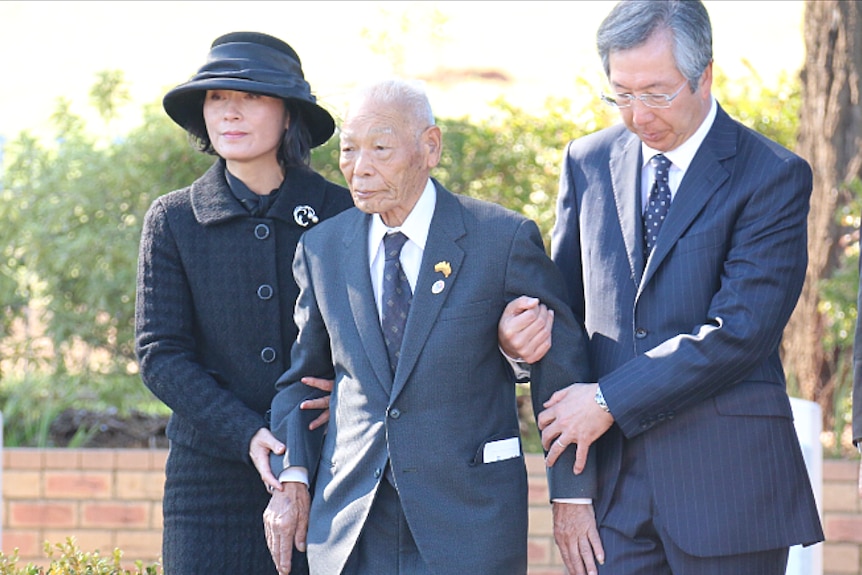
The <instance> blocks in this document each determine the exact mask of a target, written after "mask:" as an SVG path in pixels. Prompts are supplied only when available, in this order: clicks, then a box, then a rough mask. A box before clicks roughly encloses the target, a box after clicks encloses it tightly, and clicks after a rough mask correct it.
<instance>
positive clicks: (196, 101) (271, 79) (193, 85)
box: [162, 32, 335, 147]
mask: <svg viewBox="0 0 862 575" xmlns="http://www.w3.org/2000/svg"><path fill="white" fill-rule="evenodd" d="M207 90H236V91H238V92H253V93H256V94H264V95H266V96H273V97H276V98H282V99H283V100H286V101H288V102H290V103H292V104H294V106H295V107H296V108H297V109H299V113H300V114H302V116H303V120H304V122H305V124H306V125H307V126H308V130H309V132H310V133H311V146H312V147H315V146H319V145H321V144H323V143H325V142H326V141H327V140H328V139H329V138H330V137H331V136H332V134H333V133H334V132H335V121H334V120H333V119H332V116H331V115H330V114H329V112H327V111H326V110H325V109H323V108H322V107H320V106H319V105H318V104H317V98H315V97H314V95H313V94H312V93H311V86H310V85H309V84H308V82H306V80H305V76H304V75H303V73H302V64H301V63H300V60H299V56H298V55H297V54H296V52H295V51H294V50H293V48H291V47H290V46H289V45H288V44H287V43H285V42H283V41H282V40H279V39H278V38H275V37H273V36H269V35H267V34H261V33H258V32H232V33H230V34H225V35H224V36H220V37H219V38H216V40H215V41H214V42H213V43H212V47H211V48H210V52H209V55H208V56H207V62H206V64H204V65H203V66H202V67H201V68H200V70H198V72H197V74H195V75H194V76H192V78H191V79H190V80H189V81H188V82H185V83H184V84H180V85H179V86H177V87H176V88H174V89H172V90H171V91H169V92H168V93H167V94H165V97H164V99H163V101H162V104H163V105H164V107H165V112H167V114H168V116H170V117H171V119H172V120H173V121H174V122H176V123H177V124H179V125H180V126H182V127H183V128H185V129H186V130H187V131H189V132H191V133H192V134H194V135H205V134H206V133H207V131H206V124H205V123H204V115H203V103H204V96H205V95H206V91H207Z"/></svg>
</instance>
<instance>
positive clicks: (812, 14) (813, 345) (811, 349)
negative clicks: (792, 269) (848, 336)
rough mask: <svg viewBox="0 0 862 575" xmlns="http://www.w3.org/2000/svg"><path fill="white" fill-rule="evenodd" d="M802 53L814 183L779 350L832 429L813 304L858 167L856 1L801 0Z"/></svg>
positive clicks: (822, 318)
mask: <svg viewBox="0 0 862 575" xmlns="http://www.w3.org/2000/svg"><path fill="white" fill-rule="evenodd" d="M805 47H806V54H807V55H806V60H805V65H804V67H803V69H802V73H801V80H802V108H801V112H800V122H799V140H798V144H797V150H796V151H797V152H798V153H799V154H800V155H801V156H802V157H804V158H805V159H807V160H808V161H809V162H810V163H811V167H812V169H813V171H814V189H813V192H812V195H811V212H810V214H809V216H808V258H809V261H808V270H807V272H806V277H805V285H804V287H803V290H802V295H801V297H800V299H799V303H798V305H797V307H796V310H795V311H794V314H793V316H792V317H791V319H790V323H789V325H788V328H787V330H786V332H785V339H784V347H783V351H784V358H785V363H786V365H787V367H788V371H789V372H790V374H791V377H793V378H794V379H795V380H796V381H797V383H798V385H799V393H800V395H801V397H803V398H804V399H809V400H813V401H817V402H818V403H819V404H820V406H821V407H822V409H823V415H824V430H827V431H828V430H832V429H833V423H834V422H833V407H832V403H833V395H834V386H835V378H836V370H837V358H836V357H835V353H834V350H826V349H824V346H823V343H822V342H823V336H824V333H825V330H826V329H827V328H828V325H827V322H828V317H827V316H826V315H825V314H824V313H822V312H821V311H820V309H819V308H818V304H819V302H820V282H821V280H822V279H825V278H829V277H831V276H832V274H833V273H834V271H835V270H836V268H837V266H838V261H839V260H838V256H839V254H840V252H841V246H840V244H839V240H840V233H841V232H840V229H839V225H838V223H837V222H836V214H837V210H838V209H839V207H841V206H842V205H845V204H846V203H847V202H848V201H849V199H850V194H849V192H848V190H847V187H846V185H847V184H848V183H850V182H851V181H853V180H854V179H856V178H858V177H859V176H860V170H862V113H860V108H859V103H860V91H862V82H860V70H862V2H859V1H844V0H807V1H806V6H805Z"/></svg>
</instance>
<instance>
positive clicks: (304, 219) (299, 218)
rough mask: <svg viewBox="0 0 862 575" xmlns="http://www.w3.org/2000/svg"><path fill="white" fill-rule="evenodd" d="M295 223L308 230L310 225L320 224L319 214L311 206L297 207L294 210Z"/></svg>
mask: <svg viewBox="0 0 862 575" xmlns="http://www.w3.org/2000/svg"><path fill="white" fill-rule="evenodd" d="M293 221H295V222H296V223H297V224H299V225H300V226H302V227H304V228H307V227H308V224H316V223H317V222H318V217H317V213H315V211H314V208H312V207H311V206H296V207H295V208H293Z"/></svg>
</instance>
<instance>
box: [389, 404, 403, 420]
mask: <svg viewBox="0 0 862 575" xmlns="http://www.w3.org/2000/svg"><path fill="white" fill-rule="evenodd" d="M389 417H391V418H392V419H398V418H399V417H401V410H400V409H398V408H397V407H393V408H392V409H390V410H389Z"/></svg>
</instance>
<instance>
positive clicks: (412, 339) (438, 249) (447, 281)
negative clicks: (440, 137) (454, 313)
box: [392, 182, 466, 400]
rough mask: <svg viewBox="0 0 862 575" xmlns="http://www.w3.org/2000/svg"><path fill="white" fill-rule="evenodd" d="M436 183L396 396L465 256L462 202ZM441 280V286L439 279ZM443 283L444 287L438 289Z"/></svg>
mask: <svg viewBox="0 0 862 575" xmlns="http://www.w3.org/2000/svg"><path fill="white" fill-rule="evenodd" d="M434 184H435V187H436V190H437V205H436V206H435V208H434V216H433V218H432V219H431V228H430V230H429V231H428V240H427V241H426V243H425V251H424V253H423V256H422V265H421V266H420V268H419V277H418V279H417V281H416V289H415V290H414V293H413V303H412V304H411V305H410V315H409V316H408V317H407V326H406V327H405V330H404V345H403V347H402V349H401V358H400V359H399V360H398V370H397V371H396V373H395V383H394V386H393V389H392V399H393V400H394V399H395V397H397V395H398V394H399V393H400V392H401V389H403V387H404V383H405V382H406V380H407V378H408V377H409V375H410V372H412V371H413V368H414V367H415V366H416V361H417V360H418V358H419V355H420V354H421V352H422V348H423V347H425V342H426V341H427V340H428V336H429V334H430V333H431V330H432V329H433V327H434V323H435V322H436V321H437V316H438V315H439V314H440V309H441V308H442V307H443V304H444V302H445V301H446V298H447V297H448V295H449V292H450V291H451V289H452V286H453V285H454V283H455V282H456V281H457V280H458V275H459V270H460V269H461V263H462V262H463V260H464V251H463V250H462V249H461V247H460V246H459V245H458V244H457V243H456V242H457V240H458V239H459V238H461V237H462V236H463V235H464V234H465V233H466V229H465V227H464V220H463V216H462V213H461V205H460V204H459V203H458V200H457V199H456V198H455V197H454V196H453V195H452V193H451V192H449V191H447V190H445V189H444V188H443V187H442V186H441V185H440V184H438V183H437V182H434ZM440 262H448V263H449V268H450V269H451V270H452V271H451V274H450V275H449V277H448V278H447V277H445V276H444V274H443V273H442V272H440V271H435V269H434V268H435V267H436V265H437V264H438V263H440ZM441 281H442V282H443V283H442V286H441V284H439V283H437V282H441ZM435 284H436V285H437V287H436V288H435ZM440 287H442V290H440V289H439V288H440ZM441 367H443V366H441Z"/></svg>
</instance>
